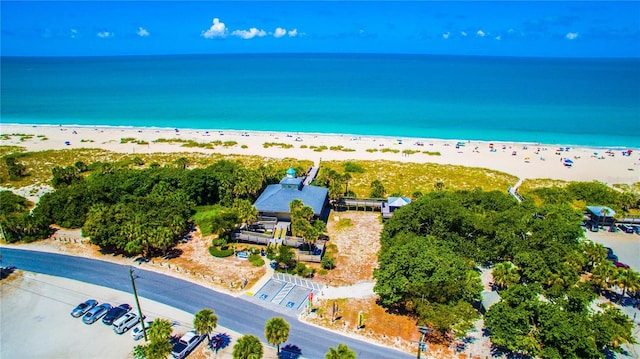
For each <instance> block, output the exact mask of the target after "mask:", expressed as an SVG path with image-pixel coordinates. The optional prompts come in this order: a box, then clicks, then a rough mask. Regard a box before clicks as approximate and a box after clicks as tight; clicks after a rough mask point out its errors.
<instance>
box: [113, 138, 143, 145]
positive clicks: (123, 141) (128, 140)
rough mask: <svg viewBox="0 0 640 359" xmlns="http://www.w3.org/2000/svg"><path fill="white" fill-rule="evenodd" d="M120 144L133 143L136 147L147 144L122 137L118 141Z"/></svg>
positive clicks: (135, 139)
mask: <svg viewBox="0 0 640 359" xmlns="http://www.w3.org/2000/svg"><path fill="white" fill-rule="evenodd" d="M120 143H121V144H125V143H134V144H136V145H148V144H149V142H148V141H145V140H139V139H137V138H135V137H123V138H121V139H120Z"/></svg>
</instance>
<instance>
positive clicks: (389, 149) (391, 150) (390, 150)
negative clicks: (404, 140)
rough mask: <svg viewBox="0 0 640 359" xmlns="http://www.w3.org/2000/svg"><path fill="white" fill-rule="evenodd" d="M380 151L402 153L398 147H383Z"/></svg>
mask: <svg viewBox="0 0 640 359" xmlns="http://www.w3.org/2000/svg"><path fill="white" fill-rule="evenodd" d="M380 152H382V153H387V152H391V153H400V150H399V149H397V148H383V149H381V150H380Z"/></svg>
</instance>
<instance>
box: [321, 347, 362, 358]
mask: <svg viewBox="0 0 640 359" xmlns="http://www.w3.org/2000/svg"><path fill="white" fill-rule="evenodd" d="M324 357H325V359H356V352H354V351H353V350H351V349H349V347H348V346H346V345H344V344H338V348H337V349H334V348H329V352H328V353H327V354H326V355H325V356H324Z"/></svg>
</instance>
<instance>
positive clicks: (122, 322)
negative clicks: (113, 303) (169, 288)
mask: <svg viewBox="0 0 640 359" xmlns="http://www.w3.org/2000/svg"><path fill="white" fill-rule="evenodd" d="M142 319H143V320H144V318H142ZM139 322H140V317H138V314H136V313H133V312H129V313H127V314H125V315H123V316H122V317H120V318H119V319H118V320H116V321H115V322H113V325H112V327H113V331H114V332H116V333H117V334H124V332H126V331H127V330H129V329H131V328H133V327H134V326H135V325H136V324H138V323H139Z"/></svg>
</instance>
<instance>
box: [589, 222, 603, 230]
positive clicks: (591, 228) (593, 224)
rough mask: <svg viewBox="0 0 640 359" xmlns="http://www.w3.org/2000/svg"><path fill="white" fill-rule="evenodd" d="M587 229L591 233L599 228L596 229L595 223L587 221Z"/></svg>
mask: <svg viewBox="0 0 640 359" xmlns="http://www.w3.org/2000/svg"><path fill="white" fill-rule="evenodd" d="M587 229H588V230H590V231H591V232H597V231H598V230H599V229H600V228H599V227H598V224H597V223H595V222H592V221H589V222H587Z"/></svg>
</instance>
